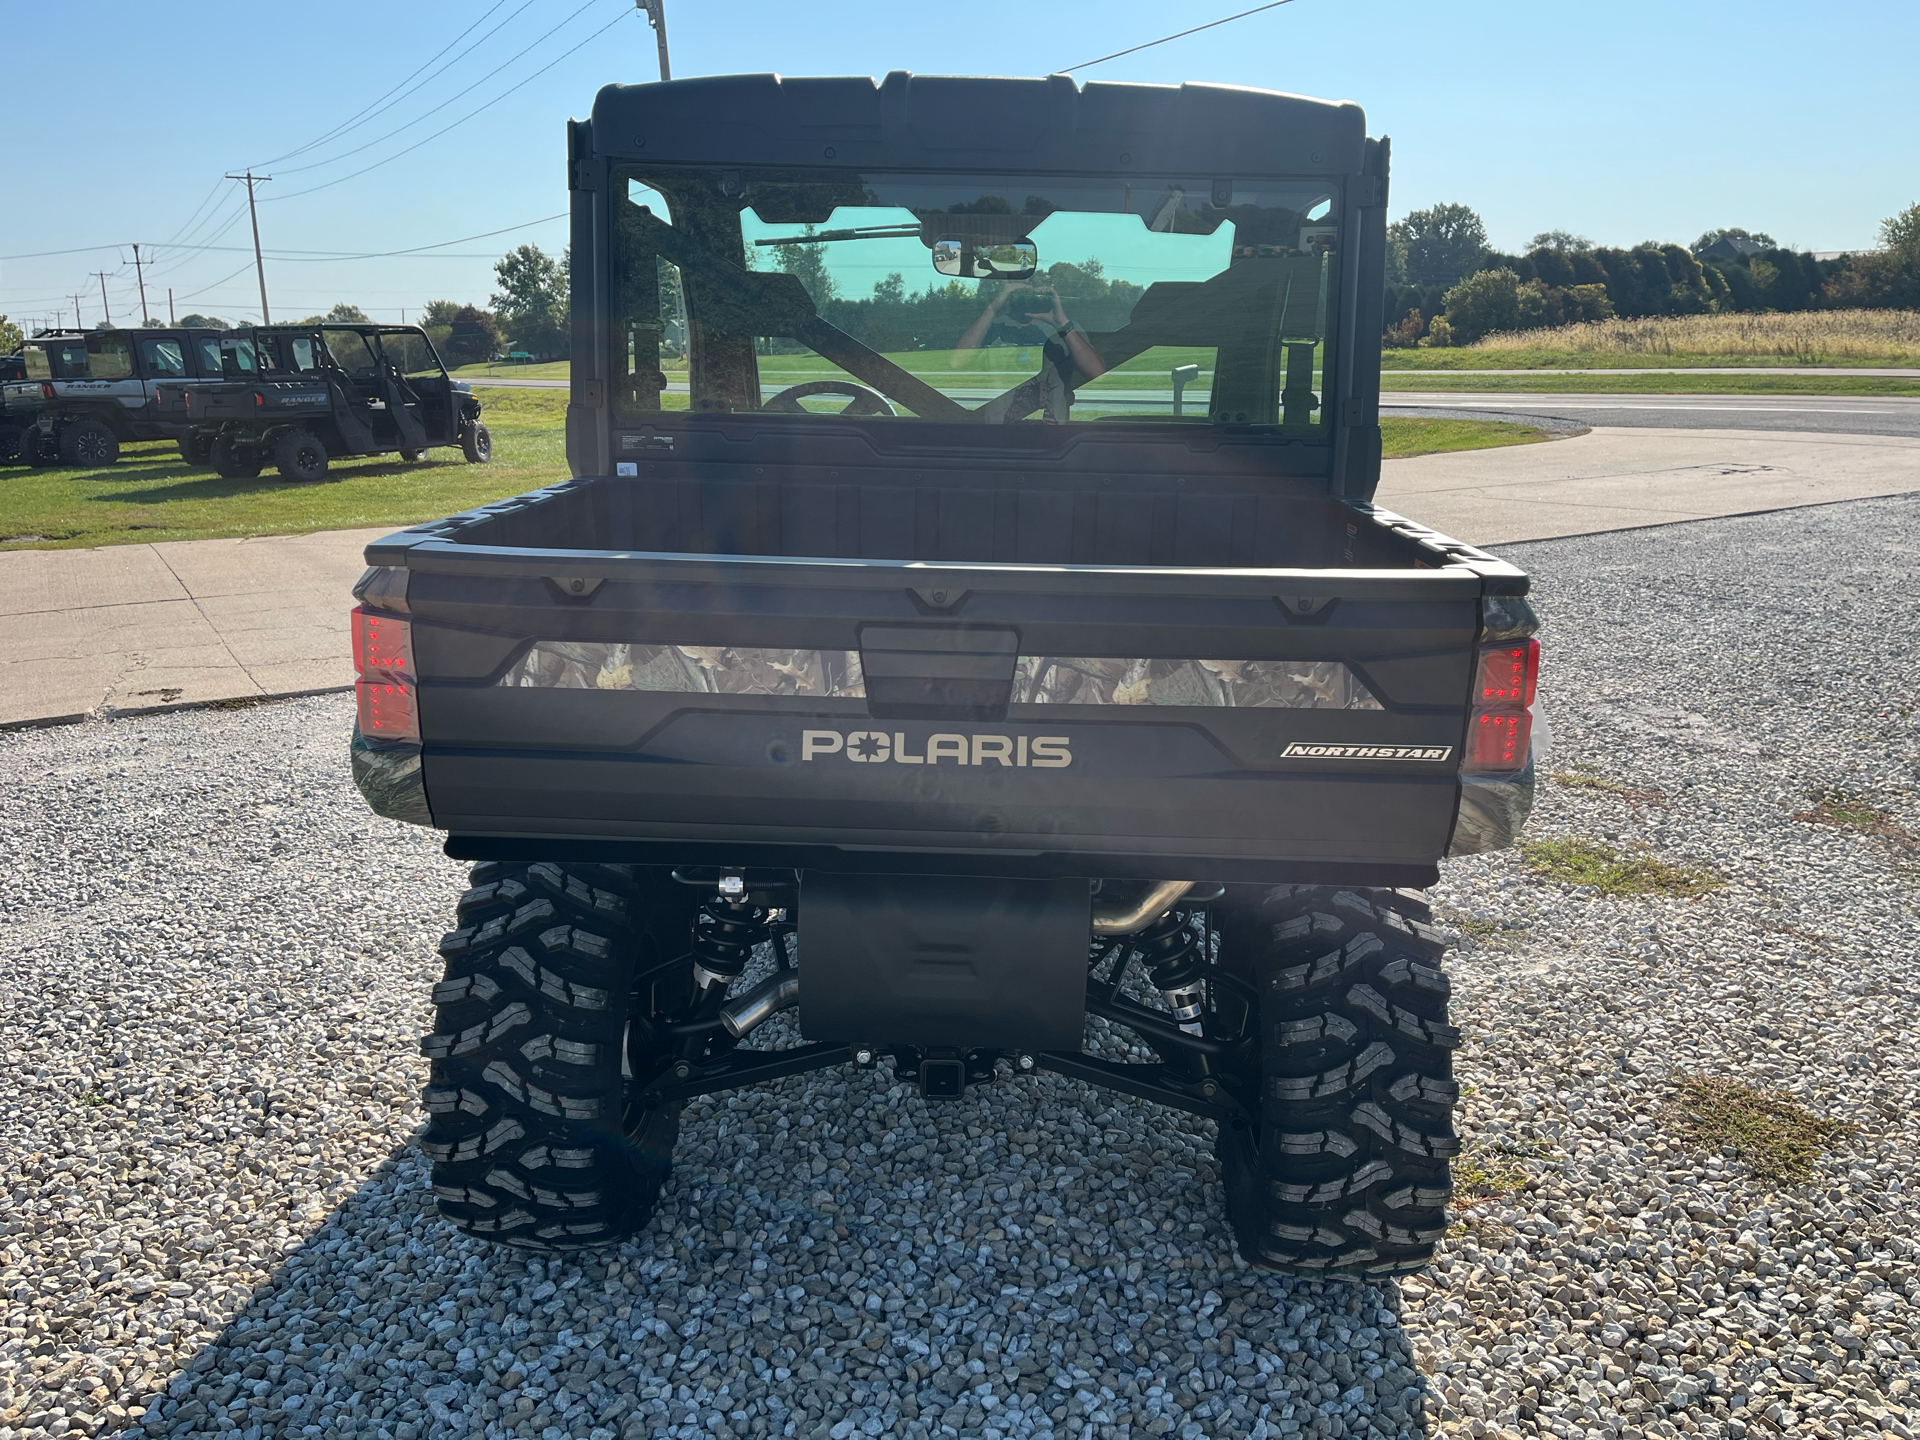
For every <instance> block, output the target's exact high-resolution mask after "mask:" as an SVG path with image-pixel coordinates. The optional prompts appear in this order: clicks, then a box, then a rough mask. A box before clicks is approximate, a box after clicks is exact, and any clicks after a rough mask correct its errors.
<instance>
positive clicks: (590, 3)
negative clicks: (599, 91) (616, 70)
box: [282, 0, 624, 198]
mask: <svg viewBox="0 0 1920 1440" xmlns="http://www.w3.org/2000/svg"><path fill="white" fill-rule="evenodd" d="M599 3H600V0H587V3H586V4H584V5H582V6H581V7H580V8H579V9H578V10H575V11H573V12H572V13H571V14H569V15H568V16H567V18H566V19H564V20H562V21H561V22H560V23H559V24H558V25H555V26H554V27H553V29H552V30H548V31H546V32H545V33H544V34H542V35H541V36H540V38H539V39H537V40H535V41H534V42H533V43H532V44H531V45H528V46H527V47H526V48H525V49H522V50H518V51H516V52H515V53H514V54H513V55H511V56H509V57H508V58H507V59H505V60H503V61H501V62H500V63H499V64H498V65H496V66H494V67H493V69H491V70H489V71H488V72H487V73H486V74H484V75H482V76H481V77H480V78H479V79H478V80H475V81H474V82H473V83H472V84H471V85H469V86H467V87H466V89H464V90H456V91H454V92H453V94H451V95H449V96H448V97H447V98H446V99H444V100H442V101H441V102H440V103H439V104H437V105H435V106H434V107H433V108H432V109H431V110H428V111H426V112H424V113H423V114H419V115H416V116H414V117H413V119H411V120H409V121H407V123H406V124H404V125H397V126H395V127H394V128H393V129H391V130H389V131H388V132H387V133H386V134H384V135H380V136H376V137H375V138H374V139H372V140H369V141H367V142H366V143H365V144H364V145H356V146H354V147H353V149H351V150H342V151H341V152H340V153H339V154H338V155H329V156H328V157H327V158H326V159H325V160H315V161H313V162H312V163H311V164H308V165H289V166H287V168H286V170H285V172H284V173H286V174H288V175H298V174H300V173H301V172H303V171H306V170H319V169H321V168H323V167H324V166H327V165H332V164H335V163H337V162H338V161H341V160H344V159H346V158H347V157H348V156H349V155H358V154H359V153H360V152H361V151H362V150H371V149H372V148H373V147H374V146H376V145H379V144H383V143H384V142H386V141H388V140H391V139H392V138H393V137H394V136H396V135H398V134H400V133H401V132H402V131H405V130H411V129H412V128H413V127H414V126H416V125H418V124H419V123H420V122H421V121H423V120H430V119H432V118H433V117H434V116H435V115H437V114H438V113H439V112H440V111H442V110H444V109H446V108H447V106H449V105H451V104H452V103H453V102H454V101H456V100H458V99H459V98H460V97H461V96H462V95H465V94H467V93H468V92H469V91H473V90H477V89H479V88H480V87H481V86H482V85H484V84H486V83H487V81H489V80H491V79H492V78H493V77H494V76H496V75H498V74H499V73H500V72H501V71H502V70H504V69H506V68H507V67H508V66H509V65H511V64H513V62H514V61H516V60H518V59H519V58H520V57H521V56H523V55H525V54H526V53H527V51H529V50H537V49H538V48H539V47H540V46H541V45H543V44H545V43H546V41H547V40H548V38H549V37H551V36H552V35H553V34H554V33H555V32H556V31H559V30H564V29H565V28H566V27H567V26H569V25H571V24H572V23H573V22H574V21H575V20H577V19H579V18H580V16H582V15H584V14H585V13H586V12H587V11H589V10H591V9H592V8H593V7H594V6H595V5H598V4H599ZM622 18H624V16H623V17H622ZM589 38H591V37H589ZM569 53H571V52H569ZM539 73H540V72H539V71H537V70H536V71H535V72H534V74H536V75H537V74H539ZM529 78H531V77H529ZM400 153H401V154H403V155H404V154H405V153H406V152H405V151H404V150H403V151H401V152H400ZM302 193H304V192H302ZM282 198H286V197H282Z"/></svg>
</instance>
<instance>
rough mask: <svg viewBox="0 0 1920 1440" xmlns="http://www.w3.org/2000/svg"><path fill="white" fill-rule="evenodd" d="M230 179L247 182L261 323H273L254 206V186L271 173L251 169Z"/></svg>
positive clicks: (265, 267)
mask: <svg viewBox="0 0 1920 1440" xmlns="http://www.w3.org/2000/svg"><path fill="white" fill-rule="evenodd" d="M227 179H229V180H244V181H246V182H247V217H248V218H249V219H250V220H252V221H253V272H254V274H256V275H258V276H259V277H260V323H261V324H262V325H271V324H272V323H273V316H271V315H270V314H268V313H267V265H266V262H265V261H264V260H262V259H261V258H260V212H259V211H258V210H257V209H255V208H254V204H253V187H254V186H255V185H256V184H257V183H259V182H260V181H262V180H271V179H273V177H272V176H271V175H256V174H254V173H253V171H251V170H249V171H247V173H246V174H244V175H233V174H229V175H228V176H227Z"/></svg>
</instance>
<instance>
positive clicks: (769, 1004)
mask: <svg viewBox="0 0 1920 1440" xmlns="http://www.w3.org/2000/svg"><path fill="white" fill-rule="evenodd" d="M799 1003H800V977H799V976H798V975H796V974H794V973H793V971H791V970H783V971H780V972H779V973H778V974H774V975H769V976H768V977H767V978H766V979H764V980H762V981H761V982H760V983H759V984H758V985H756V986H754V987H753V989H751V990H749V991H747V993H746V994H744V995H740V996H736V997H735V998H734V999H732V1000H729V1001H728V1002H727V1003H726V1004H725V1005H723V1006H721V1007H720V1023H721V1024H722V1025H724V1026H725V1027H726V1030H727V1033H728V1034H729V1035H731V1036H733V1037H734V1039H736V1040H738V1039H741V1038H742V1037H744V1036H745V1035H746V1034H747V1032H748V1031H750V1030H754V1029H757V1028H758V1027H759V1026H761V1025H764V1024H766V1023H767V1021H769V1020H771V1019H772V1018H773V1017H774V1016H775V1015H778V1014H779V1013H780V1012H781V1011H782V1010H791V1009H792V1008H793V1007H794V1006H795V1005H798V1004H799Z"/></svg>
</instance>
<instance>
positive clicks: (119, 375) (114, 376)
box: [87, 339, 133, 380]
mask: <svg viewBox="0 0 1920 1440" xmlns="http://www.w3.org/2000/svg"><path fill="white" fill-rule="evenodd" d="M87 352H88V374H89V375H90V376H91V377H92V378H93V379H95V380H124V379H126V378H127V377H128V376H129V375H131V374H133V346H131V345H129V344H128V343H127V342H126V341H125V340H117V339H115V340H107V339H101V340H89V341H87Z"/></svg>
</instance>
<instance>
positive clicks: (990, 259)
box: [933, 235, 1040, 280]
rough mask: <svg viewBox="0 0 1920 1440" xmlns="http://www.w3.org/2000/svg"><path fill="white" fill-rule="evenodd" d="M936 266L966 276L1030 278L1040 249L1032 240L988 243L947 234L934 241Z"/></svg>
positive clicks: (976, 278)
mask: <svg viewBox="0 0 1920 1440" xmlns="http://www.w3.org/2000/svg"><path fill="white" fill-rule="evenodd" d="M933 268H934V269H935V270H937V271H939V272H940V273H941V274H942V275H955V276H959V277H960V278H961V279H964V280H1028V279H1031V278H1032V277H1033V273H1034V271H1036V270H1038V269H1039V268H1040V249H1039V247H1038V246H1037V245H1035V244H1034V243H1033V241H1031V240H1015V241H1013V242H1012V243H1011V244H1006V245H988V244H981V243H979V242H976V241H974V240H970V239H966V238H964V237H962V236H957V235H956V236H944V237H942V238H941V239H938V240H936V241H934V242H933Z"/></svg>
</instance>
